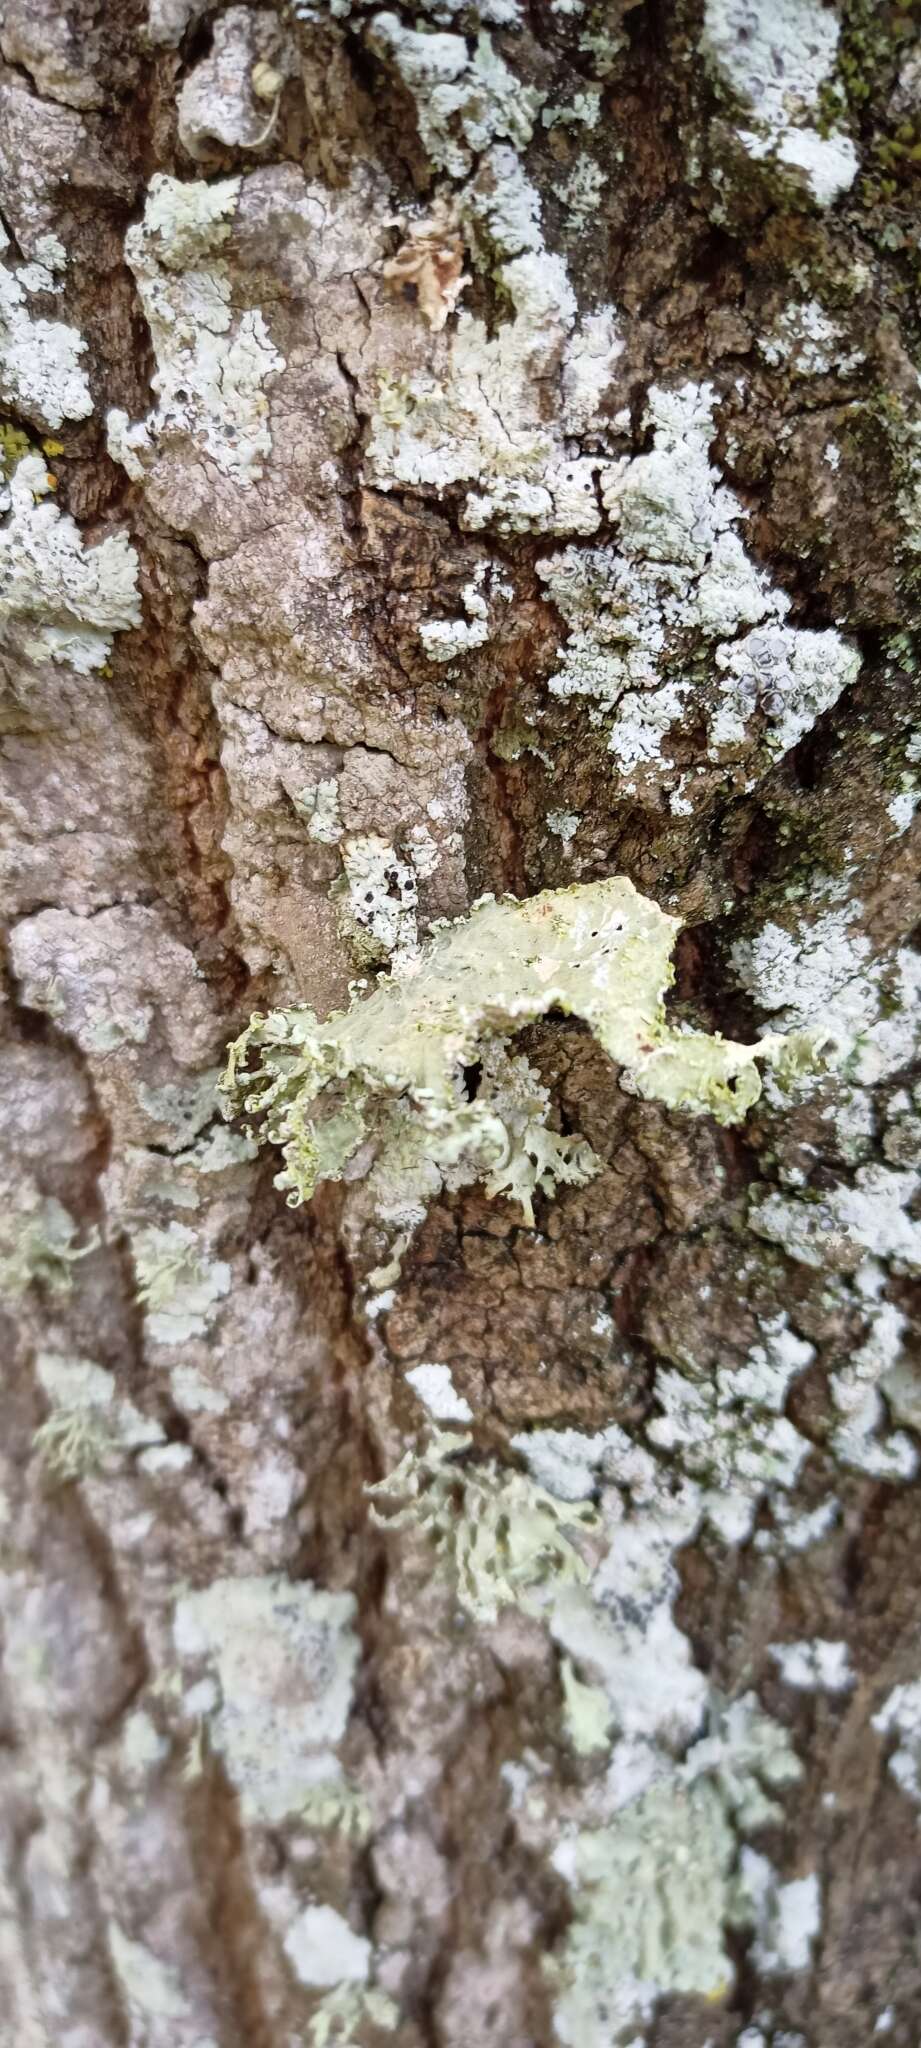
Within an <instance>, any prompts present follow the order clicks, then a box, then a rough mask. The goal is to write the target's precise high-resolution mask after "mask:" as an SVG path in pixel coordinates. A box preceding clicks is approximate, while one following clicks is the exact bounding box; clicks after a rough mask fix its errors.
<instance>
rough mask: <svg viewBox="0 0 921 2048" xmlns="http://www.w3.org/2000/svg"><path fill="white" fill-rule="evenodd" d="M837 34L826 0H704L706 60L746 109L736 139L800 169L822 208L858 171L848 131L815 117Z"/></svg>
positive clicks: (753, 152)
mask: <svg viewBox="0 0 921 2048" xmlns="http://www.w3.org/2000/svg"><path fill="white" fill-rule="evenodd" d="M840 33H841V30H840V23H839V21H838V17H837V15H836V14H835V13H834V12H833V11H832V9H831V8H830V7H826V6H825V5H824V4H823V0H706V6H705V9H704V25H703V34H702V38H701V50H702V52H703V55H704V58H705V61H706V62H707V63H708V64H709V66H710V67H711V69H712V70H713V72H714V73H715V75H716V77H717V78H718V80H719V81H720V83H721V84H722V85H723V86H724V88H726V89H728V91H729V93H730V94H731V95H732V96H733V97H734V98H735V99H736V100H737V101H739V102H740V103H741V105H742V106H743V107H744V108H745V110H746V117H747V118H746V121H745V126H744V127H741V126H740V127H737V128H736V130H735V134H736V139H737V141H738V142H740V143H741V144H742V147H743V148H744V149H745V150H746V152H747V154H748V155H749V156H750V157H752V158H753V159H758V158H763V157H768V158H770V159H771V160H772V161H773V162H774V163H776V164H778V165H779V166H781V167H782V168H786V169H789V170H791V171H794V172H801V173H802V174H803V178H804V180H805V184H806V186H807V188H808V190H809V192H810V193H811V195H812V197H813V199H814V200H815V201H816V203H817V205H819V206H829V205H831V204H832V202H833V201H834V200H836V199H837V198H839V197H840V195H841V193H843V192H846V191H847V190H848V188H849V186H851V185H852V184H853V181H854V178H855V177H856V175H857V165H858V159H857V152H856V150H855V148H854V144H853V142H852V141H851V138H850V136H849V135H847V134H845V133H844V131H843V130H841V129H840V128H826V127H824V126H823V127H822V128H821V130H820V127H819V125H818V120H817V116H818V114H819V111H820V93H821V89H822V87H823V86H824V85H825V84H826V83H827V81H828V80H829V79H830V77H831V75H832V73H833V71H834V67H835V61H836V57H837V51H838V41H839V37H840Z"/></svg>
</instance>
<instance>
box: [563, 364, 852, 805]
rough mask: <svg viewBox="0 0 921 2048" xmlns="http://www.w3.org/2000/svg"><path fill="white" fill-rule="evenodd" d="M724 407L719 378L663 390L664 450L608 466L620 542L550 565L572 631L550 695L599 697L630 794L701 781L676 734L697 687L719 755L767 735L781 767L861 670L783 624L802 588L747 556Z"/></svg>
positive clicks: (610, 506)
mask: <svg viewBox="0 0 921 2048" xmlns="http://www.w3.org/2000/svg"><path fill="white" fill-rule="evenodd" d="M714 403H715V394H714V391H713V389H712V387H711V386H710V385H707V384H703V385H697V384H692V383H687V384H684V385H682V386H681V387H680V388H679V389H678V390H675V391H666V390H664V389H662V388H661V387H658V386H655V387H653V389H652V390H651V391H650V393H649V396H648V400H647V415H646V421H647V425H648V426H650V427H651V428H652V430H653V443H652V447H651V448H650V449H649V450H648V451H647V452H645V453H643V454H641V455H636V456H624V457H622V458H620V459H619V460H618V461H616V462H613V463H608V464H606V465H604V466H603V467H602V468H601V472H600V481H601V494H602V499H603V502H604V506H605V509H606V511H607V512H608V513H609V515H610V517H611V518H612V520H613V521H614V523H615V524H616V525H617V527H618V529H619V532H618V542H617V546H616V547H612V546H603V547H601V546H598V547H594V548H590V549H580V548H575V547H570V548H566V549H565V550H563V552H562V553H560V554H556V555H550V556H547V557H545V558H544V559H543V560H542V561H540V562H539V563H538V565H537V567H538V574H539V575H540V577H541V580H542V581H543V582H544V584H545V585H546V589H547V593H548V596H549V597H550V598H551V599H552V600H553V602H554V604H555V605H556V606H557V608H558V609H559V611H560V612H561V613H562V616H563V618H564V620H565V622H566V624H567V626H568V627H569V637H568V639H567V641H566V642H565V644H564V646H563V647H562V648H561V650H560V653H561V662H560V666H559V668H558V669H557V670H556V672H555V673H554V674H553V675H551V677H550V681H549V688H550V690H551V692H552V693H553V695H554V696H557V697H562V698H570V697H586V698H588V699H589V700H590V702H591V704H592V705H593V706H594V707H595V708H594V709H593V710H592V712H591V717H592V720H593V723H595V724H599V725H602V726H603V727H604V728H605V730H606V733H607V745H608V751H609V753H610V754H611V756H612V757H613V759H612V767H613V772H614V774H615V776H616V778H617V780H618V782H619V783H620V784H621V786H622V789H623V791H624V793H625V794H630V795H632V794H634V793H635V792H636V791H637V790H638V789H639V788H640V787H641V786H645V787H647V788H648V789H649V790H650V792H656V793H658V791H659V790H660V789H667V790H670V791H672V808H673V809H674V810H676V811H677V812H679V813H680V812H682V811H687V810H688V809H689V799H688V797H687V795H686V794H685V784H686V782H687V780H688V777H687V775H686V774H685V775H683V776H681V777H679V775H678V771H677V769H676V768H675V767H674V765H673V763H672V762H671V761H670V760H669V758H668V755H667V753H666V752H665V751H664V742H665V740H666V736H667V734H668V732H669V729H670V728H671V727H672V726H673V725H674V724H675V723H676V721H677V720H678V719H679V718H680V717H681V715H682V712H683V710H684V709H685V707H686V705H687V704H688V700H689V699H690V698H691V693H692V691H693V699H692V701H693V704H694V707H695V711H696V714H697V717H698V719H699V720H700V721H701V722H703V720H706V722H707V726H708V742H709V744H708V749H707V756H706V759H707V761H708V762H712V763H715V764H717V765H723V764H726V765H731V764H732V763H733V761H734V760H736V759H737V758H738V757H739V756H740V755H742V756H750V754H751V751H752V749H753V747H754V746H756V745H757V746H758V748H759V749H760V752H761V755H762V763H763V766H764V767H768V766H769V765H770V763H771V762H772V761H774V760H776V759H778V758H779V757H780V756H781V755H782V754H784V753H786V752H787V751H788V750H789V749H790V748H791V747H792V746H794V745H795V744H796V742H797V740H798V739H800V738H801V737H802V735H803V733H804V732H807V731H808V730H809V729H810V727H811V726H812V725H813V724H814V723H815V720H816V718H817V717H818V716H819V715H820V713H821V712H823V711H826V710H827V709H828V708H829V706H830V705H831V704H833V703H835V702H836V700H837V698H838V697H839V696H840V694H841V692H842V690H843V689H845V688H846V687H847V686H848V684H849V683H850V682H852V681H853V680H854V677H855V676H856V674H857V672H858V669H859V665H860V663H859V657H858V655H857V654H856V652H855V650H854V649H853V648H851V647H850V646H849V645H848V643H847V642H846V641H845V640H844V639H843V638H842V636H841V635H840V634H839V633H838V632H836V631H834V630H831V629H829V630H826V631H824V632H811V631H808V630H806V629H803V628H795V627H792V626H787V625H785V624H783V623H782V622H783V620H784V617H785V614H786V612H787V610H788V609H789V599H788V598H787V596H786V594H785V593H784V592H783V591H781V590H776V589H772V588H771V586H770V583H769V580H768V578H767V576H766V574H765V573H764V572H763V571H762V570H760V569H758V568H757V566H756V565H755V563H754V562H752V561H751V560H750V559H749V557H748V556H747V554H746V552H745V549H744V547H743V544H742V539H741V535H740V533H739V531H738V529H739V526H740V525H741V523H742V521H743V520H744V518H745V516H746V514H745V510H744V507H743V506H742V505H741V504H740V503H739V501H738V499H737V498H736V497H735V496H734V495H733V493H732V492H731V491H730V490H728V489H727V487H726V486H725V484H723V483H722V482H721V479H720V475H719V472H718V470H716V469H715V468H714V466H713V464H712V463H711V461H710V453H709V450H710V443H711V441H712V439H713V436H714V431H715V429H714V424H713V408H714ZM746 628H747V629H750V630H743V629H746ZM701 657H704V661H705V665H704V662H702V661H701ZM695 658H696V661H697V666H698V668H699V669H700V671H701V672H700V675H699V677H698V676H697V675H695ZM746 765H747V762H746Z"/></svg>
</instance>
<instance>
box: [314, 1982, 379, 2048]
mask: <svg viewBox="0 0 921 2048" xmlns="http://www.w3.org/2000/svg"><path fill="white" fill-rule="evenodd" d="M398 2019H399V2011H398V2008H397V2007H396V2006H395V2004H394V2002H393V1999H392V1998H389V1997H388V1995H387V1993H386V1991H379V1990H378V1989H377V1987H376V1986H374V1985H371V1986H366V1985H362V1986H359V1985H357V1984H343V1985H341V1986H339V1987H338V1988H337V1989H336V1990H335V1991H328V1992H327V1994H326V1997H325V1998H324V1999H322V2000H321V2001H320V2004H319V2005H318V2007H317V2010H316V2012H315V2013H314V2015H313V2018H312V2019H311V2020H310V2022H309V2025H308V2029H307V2031H308V2034H309V2037H310V2048H358V2041H359V2031H360V2029H361V2028H362V2026H363V2024H368V2023H370V2024H371V2026H373V2027H379V2028H380V2030H381V2032H382V2033H385V2034H391V2033H393V2030H394V2028H395V2027H396V2025H397V2021H398Z"/></svg>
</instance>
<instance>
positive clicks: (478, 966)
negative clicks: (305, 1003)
mask: <svg viewBox="0 0 921 2048" xmlns="http://www.w3.org/2000/svg"><path fill="white" fill-rule="evenodd" d="M679 924H680V920H679V919H677V918H674V917H670V916H669V915H668V914H667V912H665V911H662V910H660V909H659V908H658V906H657V905H656V904H655V903H652V902H650V901H649V900H648V899H647V898H645V897H643V896H641V895H640V894H639V893H638V891H637V890H636V889H635V888H634V887H633V884H632V883H631V882H629V881H627V880H626V879H625V878H624V877H622V876H615V877H614V878H612V879H611V880H608V881H604V882H594V883H588V884H586V885H585V886H583V887H576V888H571V889H555V890H545V891H543V892H542V894H540V895H538V896H534V897H531V898H530V899H529V900H528V901H526V902H517V901H515V899H514V898H510V897H508V898H506V899H505V900H504V901H502V902H496V901H495V900H494V899H492V898H484V899H483V900H482V901H481V902H480V903H478V904H475V905H474V908H473V910H472V911H471V914H470V916H469V917H468V918H466V919H461V920H459V921H458V922H457V923H454V924H448V925H444V926H442V927H441V929H439V930H436V931H435V932H434V933H433V935H432V937H431V938H430V939H429V941H428V943H427V945H426V947H425V949H424V951H423V952H422V953H421V955H420V957H419V959H418V961H417V962H414V963H413V968H412V971H411V972H409V973H406V974H405V975H404V976H403V977H402V978H396V977H395V976H394V975H389V976H387V977H386V978H385V979H383V980H382V981H381V983H380V984H379V985H378V987H377V988H376V989H375V991H374V993H373V994H372V995H369V996H360V995H355V996H353V1000H352V1003H351V1006H350V1008H349V1009H348V1010H347V1011H338V1012H336V1013H335V1014H334V1015H333V1016H331V1017H328V1018H327V1019H326V1021H325V1022H323V1023H321V1022H320V1021H319V1019H318V1018H317V1017H316V1015H315V1013H314V1012H313V1011H312V1010H309V1009H295V1010H276V1011H272V1012H270V1014H269V1015H268V1016H262V1015H260V1014H259V1013H258V1012H257V1013H256V1015H255V1016H254V1017H253V1019H252V1021H251V1023H250V1025H249V1027H248V1029H247V1030H246V1031H244V1032H243V1033H242V1034H241V1036H240V1037H239V1038H238V1039H236V1040H235V1042H234V1044H233V1045H232V1047H231V1049H230V1055H229V1059H228V1064H227V1068H226V1072H225V1074H224V1078H223V1083H222V1088H223V1096H224V1102H225V1106H226V1109H227V1112H228V1114H231V1115H232V1114H233V1113H234V1112H235V1111H240V1110H242V1111H243V1112H244V1113H245V1114H246V1115H247V1116H248V1117H252V1118H253V1119H254V1120H255V1128H256V1129H257V1130H258V1131H259V1132H260V1134H261V1135H263V1136H266V1137H268V1138H270V1139H271V1141H272V1142H273V1143H274V1144H276V1145H279V1146H280V1147H281V1149H282V1152H283V1153H284V1158H285V1165H284V1168H283V1170H282V1172H281V1173H280V1174H279V1175H278V1176H277V1185H278V1186H279V1187H281V1188H285V1189H287V1190H288V1199H289V1202H290V1203H291V1205H292V1206H297V1204H298V1203H300V1202H302V1201H305V1200H307V1199H309V1197H310V1196H311V1195H312V1194H313V1192H314V1189H315V1188H316V1186H317V1184H318V1182H320V1181H323V1180H338V1179H341V1177H342V1175H343V1173H344V1171H345V1169H346V1168H347V1167H348V1165H349V1163H350V1162H351V1161H353V1160H354V1159H355V1155H356V1153H357V1152H358V1150H359V1147H360V1146H362V1145H363V1144H364V1143H365V1141H366V1140H368V1139H371V1140H372V1141H373V1142H374V1144H375V1147H376V1151H377V1159H378V1166H380V1165H382V1164H386V1154H387V1152H388V1148H389V1149H391V1150H394V1151H396V1149H397V1144H398V1139H399V1137H400V1135H401V1131H400V1128H399V1126H398V1125H397V1124H396V1123H395V1122H394V1120H393V1116H392V1110H393V1107H394V1106H395V1105H396V1104H398V1103H400V1102H403V1103H408V1104H409V1106H410V1107H411V1109H412V1110H413V1111H415V1113H416V1115H417V1118H418V1120H419V1123H420V1124H421V1125H422V1127H423V1129H424V1132H425V1139H426V1148H425V1149H426V1151H427V1153H428V1155H429V1157H430V1158H431V1159H433V1160H434V1161H435V1162H436V1164H438V1165H439V1166H457V1165H458V1163H461V1162H463V1163H465V1164H466V1165H467V1166H468V1168H469V1174H468V1177H469V1178H475V1177H483V1178H486V1179H487V1186H488V1188H489V1191H490V1192H492V1193H502V1192H509V1193H511V1194H513V1195H514V1196H515V1197H516V1198H517V1199H518V1200H519V1201H521V1202H522V1203H523V1204H524V1203H526V1202H527V1201H528V1200H529V1197H530V1194H531V1193H532V1192H533V1189H534V1188H536V1187H539V1188H541V1189H542V1190H543V1191H545V1192H548V1191H549V1190H550V1189H551V1188H552V1187H553V1186H554V1185H555V1183H556V1181H557V1180H567V1179H576V1180H579V1179H582V1180H584V1179H587V1178H588V1177H589V1176H590V1174H591V1171H592V1161H591V1157H590V1155H589V1154H588V1148H587V1147H585V1146H582V1147H581V1150H580V1147H579V1145H578V1143H577V1141H574V1140H572V1139H569V1138H561V1137H559V1136H558V1135H557V1134H556V1133H555V1132H553V1131H552V1130H549V1129H548V1128H547V1127H546V1125H545V1124H544V1122H543V1118H541V1119H540V1122H534V1123H529V1124H528V1125H527V1128H526V1131H525V1133H524V1135H523V1136H521V1137H518V1136H517V1134H515V1133H513V1131H512V1130H510V1128H509V1123H508V1121H507V1120H505V1119H504V1118H503V1115H502V1106H501V1103H500V1102H499V1100H498V1092H497V1091H488V1090H487V1091H486V1092H485V1093H484V1092H479V1091H478V1090H477V1088H476V1083H475V1082H471V1080H470V1076H469V1073H468V1075H467V1079H466V1081H465V1070H469V1069H471V1068H473V1067H475V1065H476V1063H477V1062H478V1061H479V1060H480V1059H481V1057H482V1054H483V1051H484V1048H488V1047H489V1046H490V1043H491V1042H493V1041H495V1040H496V1039H498V1040H500V1041H502V1040H504V1039H506V1038H509V1037H511V1036H513V1035H514V1033H515V1032H517V1031H520V1030H521V1029H522V1028H523V1026H524V1025H526V1024H530V1023H533V1022H534V1020H535V1019H536V1018H538V1017H543V1016H546V1015H547V1013H548V1012H549V1011H552V1010H561V1011H563V1012H564V1014H566V1015H569V1016H574V1017H581V1018H583V1019H584V1021H585V1022H586V1023H587V1024H588V1025H589V1026H590V1027H591V1030H592V1031H593V1032H594V1034H595V1037H596V1038H597V1039H598V1041H599V1043H600V1044H601V1045H602V1046H603V1047H604V1050H605V1052H607V1053H608V1054H609V1055H610V1057H611V1058H612V1059H613V1060H615V1061H616V1062H617V1063H618V1065H619V1066H621V1067H623V1069H624V1071H625V1074H626V1076H627V1077H628V1078H629V1084H630V1086H631V1088H632V1090H633V1091H634V1092H635V1093H637V1094H638V1095H641V1096H643V1097H645V1098H646V1099H647V1100H654V1101H658V1102H664V1103H666V1104H667V1105H668V1106H669V1107H670V1108H673V1109H686V1110H690V1111H691V1112H692V1113H693V1114H695V1115H701V1114H704V1113H708V1114H710V1115H712V1116H714V1117H716V1119H717V1121H718V1122H720V1123H737V1122H738V1121H739V1120H740V1118H741V1117H743V1116H744V1115H745V1112H746V1110H747V1109H748V1108H749V1107H750V1106H751V1104H752V1103H753V1102H755V1101H756V1100H757V1098H758V1095H759V1093H760V1090H761V1078H760V1074H759V1072H758V1061H759V1060H762V1059H763V1060H768V1061H772V1062H774V1063H778V1062H779V1063H780V1064H781V1065H784V1064H785V1063H789V1062H790V1061H792V1062H793V1063H794V1065H795V1064H796V1063H797V1062H798V1061H801V1060H802V1059H803V1058H804V1057H808V1051H807V1041H806V1040H805V1039H804V1038H803V1037H802V1035H800V1036H799V1037H791V1038H789V1039H783V1038H780V1037H778V1036H777V1035H776V1034H772V1035H769V1036H767V1037H765V1038H762V1039H761V1040H759V1042H758V1043H757V1044H756V1045H738V1044H734V1043H733V1042H732V1041H731V1040H727V1039H722V1038H720V1037H719V1036H712V1037H711V1036H710V1035H709V1034H708V1033H706V1032H703V1031H693V1030H690V1029H684V1028H680V1027H679V1028H676V1027H675V1026H673V1025H671V1024H670V1023H669V1022H668V1020H667V1018H666V1015H665V1011H664V1007H663V998H664V995H665V991H666V989H667V988H668V986H669V983H670V981H671V979H672V967H671V958H670V956H671V950H672V946H673V943H674V939H675V936H676V934H677V932H678V929H679ZM315 1104H316V1105H318V1107H317V1110H314V1105H315ZM516 1154H517V1157H516ZM523 1155H524V1156H523Z"/></svg>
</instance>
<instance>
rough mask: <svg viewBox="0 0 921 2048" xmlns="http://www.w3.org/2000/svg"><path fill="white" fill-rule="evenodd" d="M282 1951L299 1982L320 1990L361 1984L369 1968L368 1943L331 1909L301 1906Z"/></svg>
mask: <svg viewBox="0 0 921 2048" xmlns="http://www.w3.org/2000/svg"><path fill="white" fill-rule="evenodd" d="M284 1950H285V1954H286V1956H287V1958H288V1961H289V1963H290V1964H291V1967H292V1969H293V1971H294V1974H295V1976H296V1977H297V1978H298V1979H299V1980H300V1982H301V1983H302V1984H309V1985H311V1986H314V1985H315V1986H319V1987H320V1988H321V1989H326V1988H328V1987H329V1986H331V1985H334V1984H363V1983H364V1982H365V1981H366V1979H367V1976H368V1972H369V1970H370V1967H371V1943H370V1942H369V1941H366V1940H365V1938H364V1936H363V1935H360V1934H355V1933H354V1932H353V1930H352V1928H351V1927H350V1926H349V1923H348V1921H347V1920H344V1919H343V1917H342V1914H341V1913H337V1912H336V1911H335V1910H334V1908H333V1907H332V1906H305V1907H304V1909H303V1911H302V1912H301V1913H299V1914H298V1916H297V1919H296V1920H294V1921H293V1922H292V1925H291V1926H290V1927H289V1929H288V1932H287V1934H286V1935H285V1940H284Z"/></svg>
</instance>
